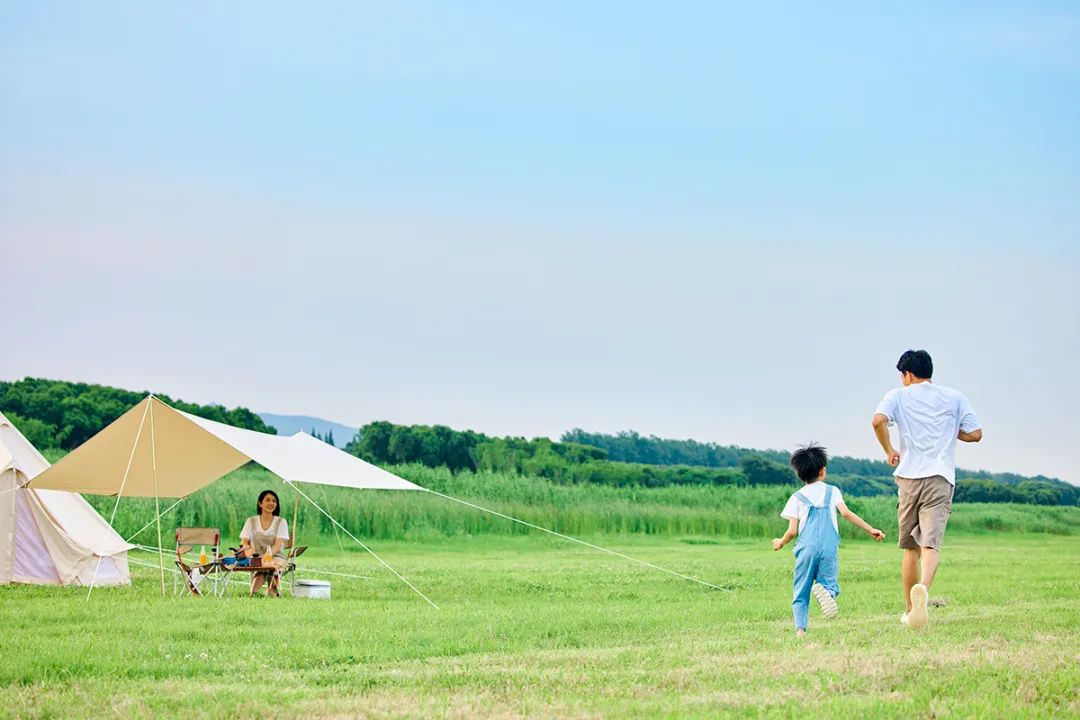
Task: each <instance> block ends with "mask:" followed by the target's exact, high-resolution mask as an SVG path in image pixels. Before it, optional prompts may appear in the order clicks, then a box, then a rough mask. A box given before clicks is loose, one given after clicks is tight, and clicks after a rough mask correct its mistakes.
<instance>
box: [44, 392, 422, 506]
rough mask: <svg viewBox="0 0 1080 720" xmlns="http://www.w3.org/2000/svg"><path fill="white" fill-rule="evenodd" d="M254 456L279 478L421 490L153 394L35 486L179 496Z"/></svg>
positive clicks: (321, 447)
mask: <svg viewBox="0 0 1080 720" xmlns="http://www.w3.org/2000/svg"><path fill="white" fill-rule="evenodd" d="M249 460H254V461H255V462H257V463H259V464H260V465H262V466H263V467H265V468H266V469H267V470H269V471H270V472H272V473H274V474H275V475H277V476H278V477H280V478H281V479H282V480H284V481H285V482H287V483H290V484H292V483H296V482H307V483H317V484H323V485H338V486H341V487H351V488H365V489H372V490H423V488H421V487H420V486H419V485H414V484H413V483H411V482H409V481H408V480H404V479H402V478H399V477H398V476H397V475H394V474H392V473H389V472H387V471H386V470H383V469H382V468H380V467H376V466H375V465H372V464H370V463H366V462H364V461H363V460H361V459H360V458H357V457H353V456H352V455H349V454H348V453H345V452H342V451H341V450H338V449H337V448H335V447H332V446H330V445H328V444H326V443H324V442H322V441H319V440H316V439H315V438H313V437H311V436H310V435H307V434H305V433H296V434H295V435H290V436H285V437H283V436H280V435H268V434H266V433H260V432H255V431H254V430H244V429H242V428H238V427H233V426H232V425H225V424H223V423H219V422H214V421H213V420H206V419H205V418H201V417H197V416H195V415H189V414H188V413H186V412H183V411H180V410H176V409H174V408H172V407H170V406H168V405H166V404H165V403H163V402H162V401H161V400H158V399H157V398H156V397H154V396H152V395H151V396H150V397H148V398H146V399H145V400H143V401H141V402H140V403H139V404H137V405H136V406H135V407H133V408H131V409H130V410H128V411H127V412H126V413H124V414H123V415H121V416H120V417H119V418H117V419H116V421H114V422H113V423H112V424H111V425H109V426H108V427H106V428H105V429H104V430H102V431H101V432H99V433H98V434H97V435H95V436H94V437H92V438H90V439H89V440H87V441H86V442H85V443H83V444H82V445H80V446H79V447H77V448H76V449H75V450H73V451H71V452H70V453H68V455H67V456H66V457H64V458H63V459H61V460H60V461H59V462H57V463H56V464H55V465H53V466H52V467H50V468H49V469H48V470H46V471H45V472H43V473H41V474H40V475H39V476H37V477H35V478H34V480H33V482H32V483H31V485H32V487H35V488H50V489H53V490H71V491H78V492H85V493H93V494H97V495H116V496H123V497H187V496H188V495H190V494H191V493H193V492H195V491H196V490H198V489H199V488H201V487H203V486H205V485H209V484H210V483H212V482H214V481H215V480H217V479H218V478H220V477H222V476H223V475H225V474H227V473H229V472H231V471H233V470H235V469H237V468H238V467H240V466H241V465H244V464H245V463H247V462H248V461H249Z"/></svg>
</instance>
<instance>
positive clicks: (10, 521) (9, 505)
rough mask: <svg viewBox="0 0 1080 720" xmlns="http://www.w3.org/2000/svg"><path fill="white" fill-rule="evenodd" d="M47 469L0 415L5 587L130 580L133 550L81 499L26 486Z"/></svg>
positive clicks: (0, 556) (0, 566)
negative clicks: (129, 561) (130, 563)
mask: <svg viewBox="0 0 1080 720" xmlns="http://www.w3.org/2000/svg"><path fill="white" fill-rule="evenodd" d="M48 467H49V462H48V461H47V460H46V459H45V458H44V457H42V456H41V453H39V452H38V451H37V448H35V447H34V446H33V445H32V444H31V443H30V441H29V440H27V439H26V438H25V437H23V435H22V433H20V432H19V430H18V429H17V428H16V427H15V426H14V425H12V424H11V422H10V421H9V420H8V419H7V418H6V417H4V415H3V414H0V584H7V583H32V584H37V585H88V584H90V583H91V582H92V581H93V582H96V583H97V584H99V585H126V584H128V583H129V582H131V580H130V577H129V575H128V563H127V551H128V549H129V548H131V547H132V546H131V545H128V544H127V543H125V542H124V540H123V538H121V537H120V536H119V535H117V534H116V531H115V530H113V529H112V528H111V527H110V526H109V524H108V523H106V522H105V520H104V519H103V518H102V517H101V516H100V515H98V513H97V512H96V511H95V510H94V508H92V507H90V503H88V502H86V500H84V499H83V498H82V496H80V495H78V494H77V493H74V492H64V491H59V490H38V489H30V488H23V487H22V486H23V485H25V484H26V483H27V482H28V481H29V480H31V479H32V478H34V477H36V476H37V475H39V474H40V473H41V472H43V471H44V470H46V469H47V468H48ZM99 558H100V563H99V562H98V560H99ZM95 568H96V572H97V578H96V580H94V573H95Z"/></svg>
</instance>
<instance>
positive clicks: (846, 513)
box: [836, 500, 885, 542]
mask: <svg viewBox="0 0 1080 720" xmlns="http://www.w3.org/2000/svg"><path fill="white" fill-rule="evenodd" d="M836 509H837V510H839V511H840V517H842V518H844V519H845V520H847V521H848V522H849V523H851V524H852V525H854V526H855V527H858V528H862V529H863V530H865V531H866V532H868V533H870V534H871V535H873V536H874V539H875V540H877V541H878V542H881V541H882V540H884V539H885V533H883V532H881V531H880V530H878V529H877V528H876V527H870V525H869V524H868V523H867V522H866V521H865V520H863V519H862V518H861V517H859V516H858V515H856V514H855V513H853V512H851V510H850V509H849V508H848V506H847V504H846V503H844V501H843V500H841V501H840V502H838V503H836Z"/></svg>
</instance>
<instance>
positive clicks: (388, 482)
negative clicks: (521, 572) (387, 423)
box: [31, 395, 438, 607]
mask: <svg viewBox="0 0 1080 720" xmlns="http://www.w3.org/2000/svg"><path fill="white" fill-rule="evenodd" d="M248 461H254V462H257V463H259V464H260V465H262V466H263V467H265V468H266V469H267V470H269V471H270V472H272V473H274V474H275V475H277V476H278V477H280V478H281V479H282V480H284V481H285V482H286V483H287V484H289V485H291V486H292V487H293V488H294V489H295V490H296V491H297V493H298V494H299V495H302V496H303V497H304V498H305V499H306V500H307V501H308V502H310V503H311V504H312V505H315V507H317V508H318V509H319V510H320V511H321V512H322V513H323V514H325V515H326V516H327V517H329V518H330V520H331V522H333V523H334V524H335V525H336V526H337V527H339V528H341V529H342V530H343V531H344V532H345V533H346V534H348V535H349V537H351V538H353V540H355V541H356V542H357V543H359V544H360V546H361V547H363V548H364V549H365V550H367V551H368V552H369V553H371V555H372V556H373V557H374V558H375V559H376V560H378V561H379V562H380V563H382V564H383V565H384V566H385V567H386V568H387V569H388V570H390V572H392V573H393V574H394V575H396V576H397V577H398V579H400V580H401V581H403V582H404V583H405V584H406V585H408V586H409V587H410V588H412V589H413V590H414V591H415V592H416V593H417V594H418V595H420V597H422V598H424V600H426V601H427V602H428V603H430V604H431V605H432V606H434V607H438V606H436V605H435V603H433V602H431V600H430V599H429V598H428V597H427V596H426V595H424V594H423V593H422V592H420V591H419V590H417V589H416V587H415V586H414V585H413V584H412V583H410V582H409V581H408V580H406V579H405V578H403V577H402V576H401V575H400V574H398V572H397V571H396V570H394V569H393V568H392V567H390V566H389V565H388V564H387V563H386V562H385V561H384V560H383V559H382V558H380V557H379V556H378V555H376V554H375V553H374V552H373V551H372V550H371V548H369V547H368V546H367V545H364V543H362V542H361V541H360V540H359V539H357V538H356V537H355V536H354V535H353V534H352V533H349V532H348V530H346V529H344V528H342V526H341V524H340V523H339V522H338V521H337V520H335V519H334V518H333V517H331V516H330V514H329V513H327V512H326V510H324V509H323V508H321V507H319V505H318V504H317V503H315V501H314V500H312V499H311V498H310V497H308V496H307V495H306V494H304V492H303V490H301V489H300V488H298V487H296V485H295V483H297V482H308V483H317V484H323V485H337V486H340V487H350V488H366V489H372V490H424V488H422V487H420V486H419V485H415V484H413V483H411V482H409V481H408V480H404V479H402V478H399V477H398V476H397V475H394V474H392V473H389V472H387V471H385V470H383V469H382V468H380V467H376V466H375V465H372V464H370V463H367V462H364V461H363V460H361V459H360V458H357V457H353V456H352V455H349V454H348V453H344V452H342V451H341V450H338V449H337V448H335V447H331V446H330V445H328V444H326V443H324V442H322V441H320V440H316V439H315V438H313V437H311V436H310V435H306V434H305V433H296V434H295V435H291V436H288V437H281V436H278V435H269V434H266V433H260V432H255V431H253V430H244V429H242V428H237V427H233V426H231V425H225V424H223V423H219V422H214V421H213V420H206V419H205V418H201V417H197V416H195V415H189V414H188V413H186V412H183V411H180V410H176V409H174V408H172V407H170V406H168V405H166V404H165V403H163V402H162V401H161V400H158V399H157V398H156V397H154V396H153V395H151V396H149V397H147V398H146V399H145V400H143V401H141V402H140V403H139V404H137V405H136V406H135V407H133V408H131V409H130V410H128V411H127V412H126V413H124V414H123V415H121V416H120V417H119V418H117V419H116V420H115V421H113V422H112V423H111V424H110V425H108V426H107V427H106V428H105V429H103V430H102V431H101V432H99V433H98V434H97V435H94V436H93V437H92V438H90V439H89V440H87V441H86V442H84V443H83V444H82V445H80V446H79V447H77V448H76V449H75V450H73V451H71V452H70V453H68V455H67V456H65V457H64V458H63V459H61V460H60V461H59V462H57V463H56V464H55V465H53V466H52V467H49V468H48V469H46V470H45V471H43V472H42V473H41V474H39V475H37V476H35V477H34V478H33V480H32V481H31V482H32V487H34V488H35V489H46V488H47V489H51V490H67V491H71V492H76V491H77V492H85V493H93V494H96V495H115V496H116V505H115V506H114V508H113V513H114V514H115V512H116V507H118V506H119V503H120V498H121V497H124V496H129V497H131V496H134V497H153V498H161V497H179V498H183V497H187V496H188V495H190V494H191V493H193V492H195V491H196V490H198V489H199V488H201V487H203V486H205V485H209V484H210V483H212V482H214V481H215V480H217V479H218V478H220V477H222V476H223V475H225V474H227V473H229V472H231V471H232V470H235V469H237V468H238V467H240V466H241V465H243V464H245V463H247V462H248ZM161 515H162V513H158V514H157V517H156V518H155V520H156V521H157V522H158V537H159V538H160V537H161V534H160V533H161V527H160V519H161ZM161 572H162V592H164V590H165V584H164V583H165V581H164V567H162V570H161ZM91 584H92V585H93V584H94V583H93V582H91Z"/></svg>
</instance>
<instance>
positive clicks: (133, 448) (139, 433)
mask: <svg viewBox="0 0 1080 720" xmlns="http://www.w3.org/2000/svg"><path fill="white" fill-rule="evenodd" d="M150 397H153V395H151V396H150ZM149 408H150V403H147V404H146V408H144V409H143V415H142V418H141V419H140V420H139V429H138V431H137V432H136V433H135V442H134V443H132V445H131V455H129V456H128V462H127V468H125V469H124V479H123V480H121V481H120V489H119V490H117V491H116V504H115V505H113V509H112V515H110V516H109V526H108V527H107V528H105V533H104V534H103V535H102V536H101V544H102V546H104V545H105V541H106V540H108V539H109V531H110V530H112V525H113V523H114V522H116V510H117V508H119V507H120V498H122V497H123V496H124V486H125V485H127V479H128V475H129V474H130V473H131V463H132V462H134V461H135V451H136V450H137V449H138V447H139V438H141V437H142V429H143V425H145V424H146V411H147V410H148V409H149ZM113 532H116V531H115V530H113ZM100 569H101V556H100V555H98V561H97V564H96V565H94V575H93V577H91V578H90V590H89V591H87V593H86V599H87V600H89V599H90V595H91V594H92V593H93V592H94V584H95V583H96V582H97V574H98V570H100Z"/></svg>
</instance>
